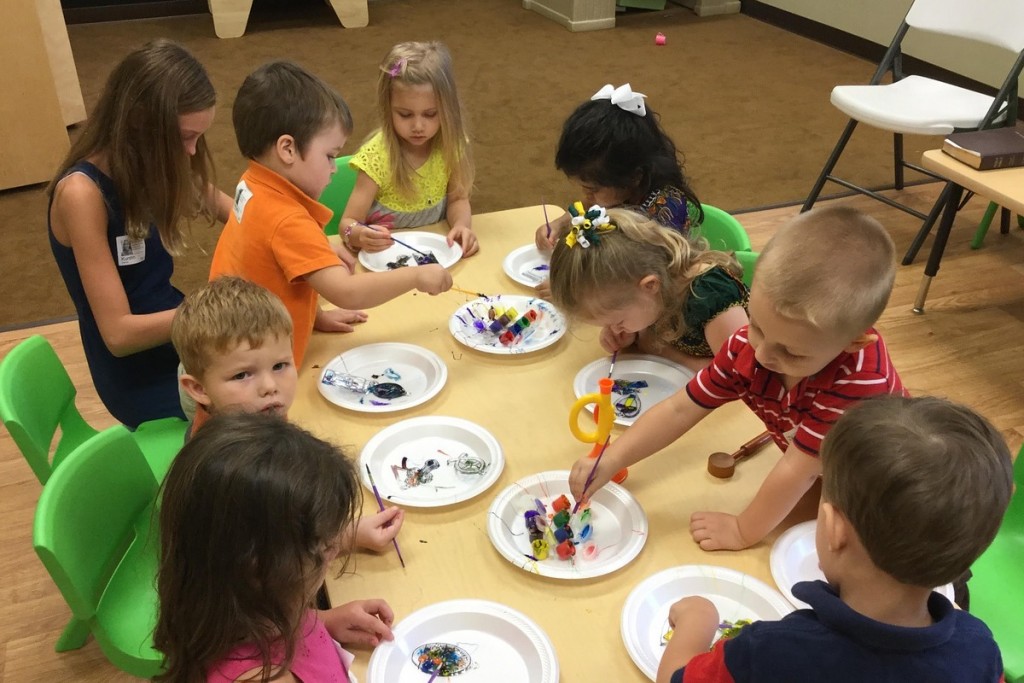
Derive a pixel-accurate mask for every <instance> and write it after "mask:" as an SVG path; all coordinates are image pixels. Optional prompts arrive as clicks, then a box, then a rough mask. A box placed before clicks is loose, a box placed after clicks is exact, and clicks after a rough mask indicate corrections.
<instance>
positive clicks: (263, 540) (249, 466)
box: [153, 414, 394, 683]
mask: <svg viewBox="0 0 1024 683" xmlns="http://www.w3.org/2000/svg"><path fill="white" fill-rule="evenodd" d="M361 499H362V495H361V489H360V488H359V484H358V481H357V478H356V474H355V471H354V468H353V465H352V463H351V461H350V460H349V459H348V458H346V457H345V456H344V455H343V454H342V453H341V452H340V451H339V450H338V449H337V448H336V447H334V446H332V445H331V444H328V443H326V442H324V441H321V440H319V439H317V438H316V437H314V436H312V435H311V434H309V433H308V432H305V431H303V430H302V429H300V428H298V427H296V426H294V425H291V424H289V423H288V422H286V421H285V420H282V419H278V418H274V417H268V416H267V415H250V414H237V415H218V416H216V417H214V418H213V419H211V420H210V422H208V423H207V424H206V425H205V426H204V427H203V429H202V430H201V431H200V432H198V433H197V434H196V436H195V437H194V438H193V439H192V440H190V441H189V442H188V444H186V445H185V447H184V448H183V449H182V451H181V453H180V454H179V455H178V457H177V459H176V460H175V462H174V464H173V465H172V467H171V471H170V472H169V473H168V475H167V479H166V480H165V482H164V488H163V499H162V502H161V508H160V538H161V548H160V571H159V575H158V578H157V590H158V593H159V599H160V609H159V615H158V619H157V625H156V631H155V633H154V638H153V640H154V643H155V645H156V647H157V649H159V650H160V651H161V652H163V653H164V657H165V660H164V665H165V671H164V673H163V674H161V675H160V676H157V677H156V678H155V679H154V680H157V681H174V682H176V683H192V682H193V681H194V682H196V683H201V682H203V681H206V682H208V683H214V682H215V683H229V682H232V681H261V682H266V681H270V680H271V679H273V680H274V681H286V682H291V681H304V682H305V683H314V682H315V683H330V682H337V683H349V682H350V681H354V679H353V678H351V677H350V676H349V673H348V664H349V662H351V655H349V654H348V653H347V652H345V651H344V650H342V649H341V646H340V645H339V644H338V643H339V642H343V643H347V644H362V645H370V646H376V645H377V644H379V643H380V641H381V640H382V639H385V640H391V639H392V637H393V636H392V634H391V628H390V625H391V623H392V621H393V619H394V614H393V613H392V611H391V608H390V607H389V606H388V605H387V603H386V602H384V601H383V600H379V599H373V600H358V601H355V602H350V603H347V604H345V605H342V606H340V607H336V608H334V609H331V610H326V611H317V610H315V609H313V603H314V599H315V596H316V593H317V589H318V588H319V587H320V585H321V584H322V583H323V581H324V578H325V577H326V576H327V570H328V567H329V566H330V564H331V563H332V562H333V561H334V560H335V559H338V558H341V559H342V565H344V562H345V560H347V557H348V553H349V550H350V549H349V547H348V545H349V544H348V543H347V542H346V541H345V540H344V534H343V530H344V529H346V528H347V527H348V526H349V525H350V524H351V523H352V522H353V521H354V519H355V517H356V515H357V511H358V510H359V509H360V507H361Z"/></svg>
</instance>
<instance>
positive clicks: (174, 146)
mask: <svg viewBox="0 0 1024 683" xmlns="http://www.w3.org/2000/svg"><path fill="white" fill-rule="evenodd" d="M216 103H217V95H216V93H215V92H214V89H213V85H212V84H211V83H210V78H209V76H207V74H206V70H205V69H204V68H203V65H202V64H200V63H199V61H198V60H196V58H195V57H193V56H192V53H190V52H189V51H188V50H186V49H185V48H184V47H183V46H181V45H179V44H178V43H175V42H172V41H169V40H155V41H153V42H151V43H147V44H145V45H143V46H142V47H141V48H139V49H137V50H135V51H134V52H132V53H130V54H129V55H128V56H127V57H125V58H124V59H123V60H121V63H120V64H118V65H117V66H116V67H115V68H114V70H113V71H112V72H111V74H110V76H109V77H108V78H107V84H106V86H105V87H104V89H103V93H102V94H101V95H100V99H99V101H98V102H97V103H96V107H95V109H93V111H92V115H91V116H90V117H89V120H88V121H87V122H86V124H85V127H84V129H83V130H82V134H81V135H80V136H79V137H78V139H77V140H75V142H74V144H72V145H71V151H69V152H68V155H67V157H65V159H64V161H63V162H62V163H61V165H60V167H59V169H58V171H57V174H56V175H55V176H54V178H53V180H52V181H51V182H50V185H49V187H48V188H47V194H48V195H49V197H50V198H51V199H52V198H53V192H54V190H55V189H56V187H57V184H58V183H60V181H61V180H62V179H63V178H64V175H65V174H66V173H67V171H68V169H70V168H71V167H72V166H74V165H75V164H76V163H78V162H79V161H81V160H83V159H85V158H86V157H89V156H91V155H93V154H97V153H101V152H102V153H104V154H106V157H107V163H108V164H109V167H110V169H109V170H110V178H111V180H113V182H114V187H115V188H116V189H117V197H118V200H119V201H120V203H121V210H122V212H123V213H124V224H125V234H126V235H127V236H128V237H130V238H132V239H146V238H147V237H149V229H150V225H151V224H155V225H156V228H157V232H158V233H159V234H160V241H161V242H163V245H164V247H165V248H166V249H167V251H169V252H170V253H172V254H178V253H181V251H182V249H184V247H185V245H186V239H185V231H184V230H182V228H181V225H180V223H181V221H182V220H185V221H188V222H191V220H192V219H194V218H196V217H198V216H199V215H203V216H204V217H205V218H206V219H207V220H208V222H209V224H210V225H212V224H213V221H214V215H213V213H212V212H211V211H210V208H209V206H208V204H207V201H206V193H207V188H208V187H209V186H210V185H211V184H214V183H215V178H214V171H213V158H212V157H211V156H210V150H209V148H208V147H207V145H206V137H205V135H200V136H199V140H198V141H197V142H196V153H195V155H193V156H191V157H190V156H189V155H188V153H187V152H186V151H185V146H184V145H183V144H182V141H181V128H180V126H179V123H178V116H180V115H182V114H194V113H196V112H201V111H205V110H207V109H209V108H210V107H212V106H214V105H215V104H216Z"/></svg>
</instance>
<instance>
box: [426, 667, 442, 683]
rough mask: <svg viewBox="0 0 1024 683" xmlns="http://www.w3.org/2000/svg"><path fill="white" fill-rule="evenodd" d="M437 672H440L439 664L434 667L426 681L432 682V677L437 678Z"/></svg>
mask: <svg viewBox="0 0 1024 683" xmlns="http://www.w3.org/2000/svg"><path fill="white" fill-rule="evenodd" d="M439 673H441V667H440V666H435V667H434V673H432V674H430V678H428V679H427V683H434V679H435V678H437V675H438V674H439Z"/></svg>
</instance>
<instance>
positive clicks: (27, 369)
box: [0, 335, 97, 484]
mask: <svg viewBox="0 0 1024 683" xmlns="http://www.w3.org/2000/svg"><path fill="white" fill-rule="evenodd" d="M75 394H76V391H75V385H74V384H72V383H71V377H69V376H68V373H67V370H65V369H64V365H63V364H62V363H61V362H60V358H58V357H57V354H56V353H55V352H54V350H53V347H52V346H50V343H49V342H48V341H46V338H45V337H42V336H39V335H35V336H33V337H29V338H28V339H26V340H25V341H23V342H21V343H20V344H18V345H17V346H15V347H14V348H13V349H11V351H10V352H9V353H8V354H7V355H6V356H5V357H4V359H3V360H2V361H0V420H2V421H3V423H4V426H5V427H7V431H8V432H10V434H11V438H13V439H14V443H15V444H17V446H18V449H19V450H20V451H21V453H22V455H24V456H25V460H27V461H28V464H29V467H31V468H32V471H33V472H34V473H35V475H36V478H37V479H39V482H40V483H42V484H45V483H46V482H47V480H48V479H49V478H50V474H51V473H52V472H53V470H54V469H56V468H57V466H58V465H59V464H60V463H61V461H62V460H64V458H65V457H67V455H68V454H69V453H71V451H73V450H74V449H75V448H77V447H78V446H80V445H81V444H83V443H85V442H86V441H87V440H89V439H90V438H92V437H93V436H95V435H96V433H97V432H96V430H95V429H93V428H92V427H91V426H89V424H88V423H87V422H86V421H85V420H84V419H83V418H82V415H81V413H79V412H78V408H77V407H75ZM58 429H60V439H59V441H58V442H57V447H56V450H55V451H54V454H53V459H52V461H51V459H50V447H51V445H52V443H53V439H54V436H55V435H56V434H57V430H58Z"/></svg>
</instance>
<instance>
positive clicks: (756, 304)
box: [569, 208, 905, 550]
mask: <svg viewBox="0 0 1024 683" xmlns="http://www.w3.org/2000/svg"><path fill="white" fill-rule="evenodd" d="M895 273H896V266H895V249H894V247H893V243H892V239H891V238H890V237H889V234H888V233H887V232H886V231H885V228H883V227H882V226H881V224H879V223H878V221H876V220H875V219H873V218H871V217H869V216H867V215H865V214H863V213H861V212H859V211H856V210H854V209H848V208H827V209H817V210H814V211H810V212H808V213H805V214H801V215H800V216H798V217H796V218H794V219H793V220H792V221H790V222H789V223H788V224H786V225H784V226H783V227H781V228H780V229H779V231H778V232H777V233H776V234H775V235H774V236H773V237H772V239H771V240H770V241H769V242H768V245H767V246H766V247H765V249H764V251H763V252H762V253H761V256H760V258H759V259H758V262H757V270H756V271H755V275H754V279H753V284H752V286H751V289H750V299H749V303H748V309H747V311H748V313H749V317H750V324H749V325H747V326H744V327H741V328H740V329H739V330H737V331H736V332H735V333H734V334H733V335H732V336H731V337H730V338H729V339H728V340H727V341H726V343H725V345H724V346H723V347H722V349H721V350H720V351H719V352H718V353H717V355H716V356H715V358H714V359H713V360H712V362H711V365H709V366H708V367H707V368H705V369H703V370H701V371H700V372H699V373H698V374H697V375H696V376H695V377H694V378H693V379H692V380H691V381H690V382H689V384H687V386H686V387H685V388H684V389H682V390H680V391H679V392H677V393H676V394H674V395H673V396H671V397H669V398H668V399H667V400H665V401H662V402H661V403H659V404H657V405H656V406H654V407H653V408H651V409H650V410H649V411H647V412H646V413H645V414H644V415H643V416H641V417H640V419H638V420H637V421H636V422H635V423H634V424H633V426H632V427H630V429H628V430H627V431H626V432H625V433H624V434H623V435H622V437H620V438H619V439H617V440H615V441H614V442H612V443H611V445H609V446H608V448H607V450H606V451H605V454H604V457H603V458H602V459H601V462H600V466H599V467H598V468H597V469H596V470H595V472H594V479H593V482H592V484H591V486H590V488H589V489H588V490H587V492H588V494H592V493H593V492H594V491H596V490H597V489H598V488H600V487H601V486H604V484H606V483H607V482H608V480H609V479H610V478H611V476H612V475H613V474H615V473H616V472H618V471H619V470H621V469H622V468H623V467H627V466H629V465H632V464H635V463H637V462H639V461H640V460H642V459H643V458H646V457H647V456H649V455H651V454H653V453H655V452H657V451H659V450H661V449H662V448H665V447H666V446H668V445H669V444H671V443H672V442H673V441H675V440H676V439H678V438H679V437H680V436H682V435H683V434H685V433H686V432H687V431H689V430H690V428H691V427H693V426H694V425H695V424H697V423H698V422H699V421H700V420H702V419H703V418H704V417H706V416H707V415H708V414H709V413H710V412H711V411H712V410H714V409H715V408H717V407H719V406H721V405H724V404H725V403H728V402H729V401H734V400H737V399H739V400H742V401H743V402H744V403H746V404H747V406H748V407H750V409H751V410H753V411H754V412H755V413H756V414H757V416H758V417H759V418H761V420H762V421H764V423H765V427H766V428H767V429H768V431H770V432H771V433H772V436H773V437H774V438H775V443H776V445H778V447H779V448H780V449H781V450H782V451H783V456H782V458H781V459H780V460H779V461H778V463H776V465H775V467H774V468H773V469H772V471H771V472H770V473H769V474H768V477H767V478H766V479H765V481H764V483H763V484H762V485H761V488H760V489H759V490H758V492H757V494H756V495H755V496H754V499H753V500H752V501H751V502H750V504H749V505H748V506H747V507H746V509H745V510H743V512H741V513H740V514H739V515H732V514H727V513H723V512H705V511H698V512H694V513H693V514H692V515H691V517H690V534H691V536H692V537H693V539H694V540H695V541H696V542H697V543H699V544H700V547H701V548H703V549H704V550H739V549H742V548H746V547H749V546H751V545H754V544H755V543H757V542H758V541H760V540H761V539H762V538H764V537H765V535H766V534H767V533H768V532H769V531H771V530H772V529H774V528H775V527H776V526H777V525H778V524H779V522H781V521H782V520H783V518H785V516H786V515H787V514H788V513H789V512H790V511H791V510H792V509H793V507H794V506H795V505H796V503H797V502H798V501H799V500H800V498H801V497H802V496H803V495H804V493H806V492H807V490H808V489H809V488H810V487H811V485H812V484H813V483H814V481H815V480H816V479H817V478H818V477H820V476H821V461H820V460H819V459H818V449H819V447H820V445H821V440H822V439H823V438H824V437H825V434H827V433H828V430H829V429H830V428H831V426H832V425H833V424H834V423H835V421H836V420H837V419H839V417H840V416H841V415H842V414H843V412H844V411H845V410H846V409H847V408H848V407H850V406H851V405H852V404H854V403H856V402H857V401H860V400H862V399H865V398H868V397H870V396H875V395H878V394H905V391H904V389H903V385H902V383H901V382H900V378H899V375H897V374H896V370H895V368H893V366H892V361H891V360H890V359H889V353H888V351H886V348H885V344H884V343H883V342H882V339H881V337H880V336H879V335H878V333H877V332H876V331H875V330H874V329H873V328H872V325H874V323H875V322H876V321H877V320H878V318H879V316H880V315H881V314H882V311H883V310H884V309H885V305H886V303H887V302H888V300H889V294H890V292H891V291H892V285H893V281H894V279H895ZM593 464H594V461H593V460H590V459H588V458H582V459H580V460H579V461H577V462H576V463H575V464H574V465H573V469H572V472H571V474H570V477H569V485H570V488H571V490H572V493H573V495H574V496H576V497H577V498H580V497H582V496H583V493H584V492H583V488H584V485H585V484H586V481H587V477H588V475H589V473H590V470H591V467H592V466H593Z"/></svg>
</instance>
